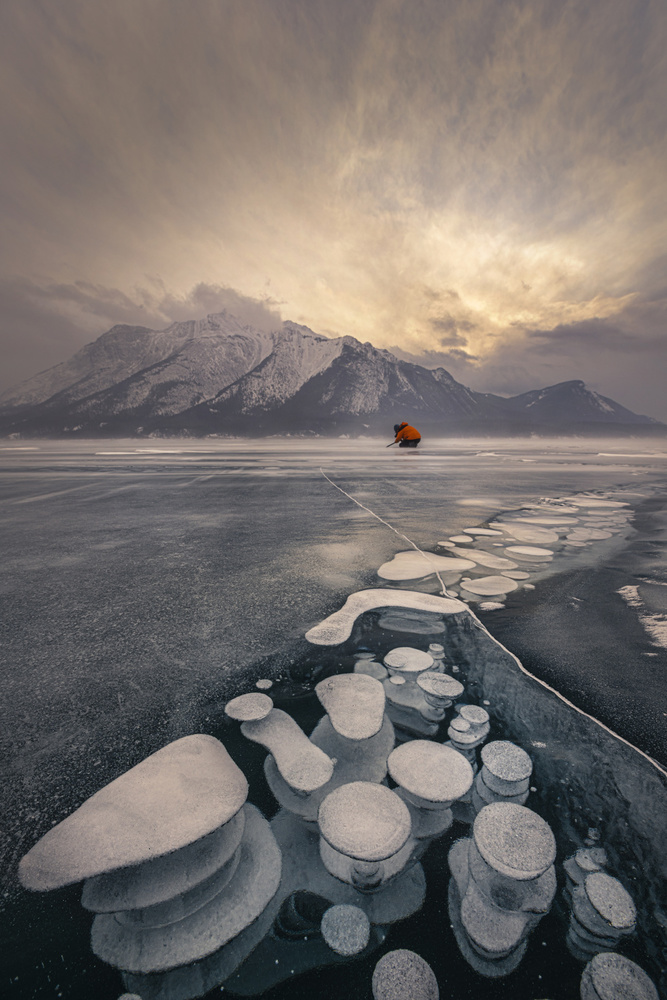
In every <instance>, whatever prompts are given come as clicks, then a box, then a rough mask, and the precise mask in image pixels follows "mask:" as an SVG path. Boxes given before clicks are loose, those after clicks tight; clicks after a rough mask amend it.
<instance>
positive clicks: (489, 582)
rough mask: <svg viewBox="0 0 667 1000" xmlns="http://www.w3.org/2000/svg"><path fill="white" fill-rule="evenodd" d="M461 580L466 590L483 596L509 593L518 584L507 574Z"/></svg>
mask: <svg viewBox="0 0 667 1000" xmlns="http://www.w3.org/2000/svg"><path fill="white" fill-rule="evenodd" d="M463 582H464V583H465V587H466V590H467V591H469V592H470V593H471V594H479V595H480V596H483V597H492V596H494V595H497V594H509V593H510V592H511V591H512V590H516V589H517V587H518V586H519V584H518V583H517V582H516V581H515V580H510V578H509V577H508V576H482V577H480V578H479V579H477V580H464V581H463Z"/></svg>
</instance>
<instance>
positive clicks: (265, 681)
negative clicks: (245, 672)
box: [255, 677, 273, 691]
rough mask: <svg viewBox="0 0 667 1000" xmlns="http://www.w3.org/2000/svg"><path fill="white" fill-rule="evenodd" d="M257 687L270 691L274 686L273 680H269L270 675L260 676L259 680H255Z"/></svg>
mask: <svg viewBox="0 0 667 1000" xmlns="http://www.w3.org/2000/svg"><path fill="white" fill-rule="evenodd" d="M255 687H256V688H257V689H258V690H259V691H270V690H271V688H272V687H273V681H271V680H269V678H268V677H260V679H259V680H258V681H255Z"/></svg>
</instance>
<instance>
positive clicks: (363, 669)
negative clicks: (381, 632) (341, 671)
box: [354, 623, 389, 681]
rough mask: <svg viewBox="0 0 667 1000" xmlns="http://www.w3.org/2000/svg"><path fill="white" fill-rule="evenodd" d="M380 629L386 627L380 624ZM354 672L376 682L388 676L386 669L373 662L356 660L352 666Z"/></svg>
mask: <svg viewBox="0 0 667 1000" xmlns="http://www.w3.org/2000/svg"><path fill="white" fill-rule="evenodd" d="M378 624H380V623H378ZM380 627H381V628H385V627H386V626H383V625H381V624H380ZM354 672H355V674H367V675H368V677H374V678H375V679H376V680H377V681H383V680H384V679H385V677H388V676H389V671H388V670H387V668H386V667H383V666H382V664H381V663H377V662H376V661H375V660H357V662H356V663H355V665H354Z"/></svg>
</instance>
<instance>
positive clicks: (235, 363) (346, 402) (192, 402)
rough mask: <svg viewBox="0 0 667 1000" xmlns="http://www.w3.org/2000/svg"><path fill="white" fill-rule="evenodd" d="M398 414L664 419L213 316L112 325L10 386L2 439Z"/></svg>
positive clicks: (502, 427)
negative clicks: (484, 389) (161, 326)
mask: <svg viewBox="0 0 667 1000" xmlns="http://www.w3.org/2000/svg"><path fill="white" fill-rule="evenodd" d="M398 420H408V421H409V422H411V423H414V424H416V426H418V427H419V428H420V429H422V430H423V431H424V432H425V433H427V434H447V433H466V432H469V433H472V432H476V433H483V434H488V433H495V434H511V433H526V432H530V431H531V430H537V431H540V432H543V431H547V432H549V431H556V430H558V429H560V430H561V431H562V430H565V431H572V430H577V429H582V428H583V429H585V428H590V427H596V428H603V427H609V428H610V429H611V428H617V427H621V426H623V427H628V428H637V427H640V426H641V425H645V426H648V425H651V426H653V427H661V426H662V425H658V424H656V422H655V421H651V420H650V419H649V418H648V417H642V416H639V415H637V414H635V413H632V412H631V411H630V410H627V409H626V408H625V407H623V406H620V404H618V403H615V402H614V401H613V400H610V399H607V398H606V397H605V396H600V395H598V394H597V393H595V392H593V391H592V390H590V389H588V388H586V386H585V385H584V383H583V382H581V381H571V382H562V383H559V384H558V385H556V386H550V387H547V388H546V389H540V390H533V391H531V392H527V393H522V394H521V395H518V396H514V397H512V398H510V399H506V398H503V397H501V396H495V395H493V394H491V393H479V392H475V391H473V390H472V389H469V388H467V387H466V386H464V385H462V384H461V383H460V382H457V381H456V379H454V378H453V377H452V376H451V375H450V373H449V372H447V371H446V370H445V369H444V368H436V369H434V370H431V369H428V368H423V367H421V366H420V365H415V364H411V363H409V362H407V361H400V360H399V359H398V358H396V357H395V356H394V355H393V354H391V353H390V352H389V351H384V350H379V349H377V348H375V347H373V346H372V345H371V344H368V343H367V344H362V343H360V342H359V341H358V340H356V339H355V338H354V337H338V338H336V339H329V338H327V337H322V336H320V335H318V334H316V333H313V331H312V330H309V329H308V327H305V326H299V325H298V324H296V323H290V322H287V323H283V324H282V326H281V327H280V328H279V329H277V330H274V331H271V332H265V331H260V330H256V329H254V328H252V327H249V326H243V325H242V324H241V323H239V322H238V321H237V320H236V319H235V318H234V317H233V316H231V315H229V314H228V313H217V314H212V315H210V316H207V317H206V318H205V319H203V320H190V321H188V322H185V323H174V324H172V326H170V327H168V328H167V329H166V330H163V331H154V330H149V329H147V328H145V327H128V326H116V327H113V328H112V329H111V330H109V331H108V333H105V334H103V336H101V337H100V338H98V340H96V341H95V342H94V343H93V344H89V345H87V346H86V347H85V348H83V349H82V350H81V351H79V352H77V354H75V355H74V357H72V358H71V359H70V360H69V361H67V362H64V363H63V364H61V365H57V366H56V367H55V368H52V369H50V370H49V371H47V372H41V373H40V374H39V375H36V376H35V377H34V378H32V379H28V380H27V381H26V382H24V383H23V384H22V385H21V386H18V387H17V388H16V389H14V390H11V391H9V392H7V393H5V395H4V397H3V405H2V409H1V410H0V433H4V434H27V435H33V436H34V435H38V434H42V435H44V434H45V435H54V434H55V435H57V434H71V433H76V434H79V435H105V436H109V435H122V434H146V433H157V434H160V433H172V434H178V433H192V434H211V433H223V434H224V433H227V434H241V435H260V434H276V433H288V432H289V433H297V434H300V433H318V434H340V433H350V434H359V433H368V432H371V433H382V434H386V433H387V431H388V429H389V428H390V427H391V425H392V424H394V423H395V422H396V421H398Z"/></svg>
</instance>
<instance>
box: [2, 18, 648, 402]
mask: <svg viewBox="0 0 667 1000" xmlns="http://www.w3.org/2000/svg"><path fill="white" fill-rule="evenodd" d="M0 20H1V23H0V29H1V30H0V56H1V57H2V58H1V60H0V65H1V66H2V68H1V69H0V83H1V84H2V93H3V108H2V112H1V117H0V128H1V129H2V134H3V138H4V140H5V144H6V148H7V150H8V155H7V156H6V164H5V169H4V170H3V173H2V180H1V181H0V199H1V200H0V204H1V205H2V210H3V216H4V235H5V241H4V242H5V246H6V248H7V249H6V251H5V254H6V255H5V257H4V258H3V260H2V266H3V272H4V274H5V275H6V276H7V281H8V286H7V288H8V293H9V294H10V298H11V307H10V308H9V309H8V310H7V311H6V312H5V313H4V314H2V318H1V322H2V323H3V325H4V330H5V334H6V335H7V336H10V335H11V334H12V331H18V332H20V331H23V333H22V334H21V335H22V337H27V340H25V343H26V349H25V351H24V352H23V354H22V353H21V349H20V348H15V349H14V354H13V361H12V363H11V364H10V366H9V368H8V370H7V382H9V381H14V380H15V379H16V378H19V377H24V376H27V375H29V374H30V373H31V370H32V368H33V367H34V365H33V354H34V352H33V350H32V348H33V346H34V345H35V344H36V343H40V344H41V345H42V347H43V348H44V356H45V357H46V356H47V355H48V357H49V361H51V359H52V360H54V361H56V360H61V358H62V357H63V356H65V355H66V354H67V353H69V351H70V350H71V349H72V348H73V347H75V346H80V344H81V343H83V342H84V340H87V339H91V337H92V336H94V335H95V334H97V333H99V332H101V330H102V328H103V327H104V326H105V324H106V325H107V326H108V325H111V324H112V323H113V322H137V323H146V325H151V326H152V325H154V326H156V327H160V326H164V325H166V324H167V323H168V322H169V321H170V320H171V319H175V318H184V315H185V314H184V312H183V310H187V309H191V310H192V311H191V312H190V313H189V314H188V315H189V316H192V315H203V314H204V313H205V312H210V311H215V310H216V309H218V308H220V307H221V304H222V307H224V308H228V309H229V310H230V311H232V312H234V311H235V309H243V310H244V313H243V317H242V318H246V317H248V318H247V321H248V322H253V320H251V319H250V318H249V317H250V316H251V315H257V317H258V319H257V322H258V323H262V322H264V320H265V319H266V321H267V322H269V321H270V322H271V323H273V322H274V319H275V317H277V315H278V310H279V312H280V314H281V315H282V317H283V318H286V319H287V318H289V319H294V320H296V321H298V322H302V323H305V324H307V325H308V326H310V327H312V328H313V329H315V330H317V331H318V332H321V333H328V334H330V335H338V334H342V333H350V334H352V335H354V336H357V337H359V338H360V339H362V340H370V341H371V342H372V343H374V344H376V345H377V346H381V347H391V346H392V345H398V346H399V349H400V350H402V351H404V352H406V353H407V354H410V355H412V356H414V357H415V358H421V359H422V360H423V362H424V363H434V364H435V363H438V359H439V358H441V357H442V362H441V363H443V364H444V365H445V367H451V368H452V371H453V373H454V374H456V375H457V376H458V377H461V378H464V380H465V379H469V380H473V381H474V382H475V387H476V388H481V389H489V390H495V391H499V390H501V386H505V387H506V388H505V389H504V390H501V391H522V390H525V389H527V388H533V387H534V386H535V385H538V384H540V383H542V384H544V380H545V379H546V380H547V381H548V380H552V381H556V380H558V378H560V377H562V378H575V377H582V378H585V379H586V380H587V381H595V382H596V384H597V387H598V388H600V389H602V391H604V392H606V393H607V394H610V395H614V392H615V391H616V390H615V388H614V387H615V386H619V387H620V388H621V391H620V392H619V393H617V394H618V395H619V396H620V401H621V402H623V403H625V404H626V405H629V406H632V407H633V408H639V409H642V408H643V409H649V410H650V412H652V413H653V415H656V416H663V417H666V418H667V409H666V408H665V407H666V405H667V404H664V401H662V396H661V397H660V398H658V392H657V381H656V375H655V372H656V371H657V370H659V368H660V366H661V365H664V353H663V352H664V339H663V338H664V335H663V334H662V330H663V329H664V320H665V312H666V309H665V278H664V275H665V270H664V257H661V255H664V246H665V237H666V235H667V233H666V230H667V222H666V219H667V214H666V213H665V185H664V175H665V160H666V159H667V157H666V155H665V154H666V144H667V127H666V126H667V102H665V100H664V94H665V91H666V88H667V80H666V79H665V77H666V76H667V64H666V60H665V57H664V52H665V51H666V50H667V10H666V9H665V6H664V4H663V3H662V0H585V2H584V0H564V2H562V3H554V2H553V0H506V2H502V3H498V2H497V0H423V2H420V3H414V0H336V2H335V3H331V2H330V0H244V2H243V3H238V2H236V0H198V2H197V3H196V4H188V3H171V2H165V0H109V2H108V3H105V4H91V3H89V2H86V0H60V2H59V3H58V4H44V3H42V2H40V0H5V3H4V4H3V6H2V11H1V12H0ZM147 274H148V275H151V276H154V277H151V278H147V277H145V276H146V275H147ZM232 290H235V291H232ZM235 295H236V296H237V298H236V299H235V298H234V296H235ZM21 303H23V306H21ZM253 310H256V312H253ZM267 311H268V317H267V316H266V315H265V314H267ZM48 316H52V317H53V322H52V325H51V327H50V330H49V331H47V330H46V329H45V328H44V326H43V325H41V320H42V317H48ZM30 330H32V331H33V332H32V334H30V336H28V334H27V331H30ZM624 344H625V345H626V346H625V347H624V346H623V345H624ZM47 345H48V346H47ZM631 345H634V347H633V346H631ZM429 359H430V360H429ZM10 360H11V359H10ZM19 369H22V370H19ZM553 376H557V378H554V377H553ZM652 380H653V381H652ZM651 386H653V388H651ZM646 394H648V395H646ZM663 396H664V394H663ZM644 399H646V404H645V405H644V406H642V404H641V401H642V400H644ZM638 401H639V402H638ZM649 404H650V405H649ZM655 407H659V410H656V409H655Z"/></svg>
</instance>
